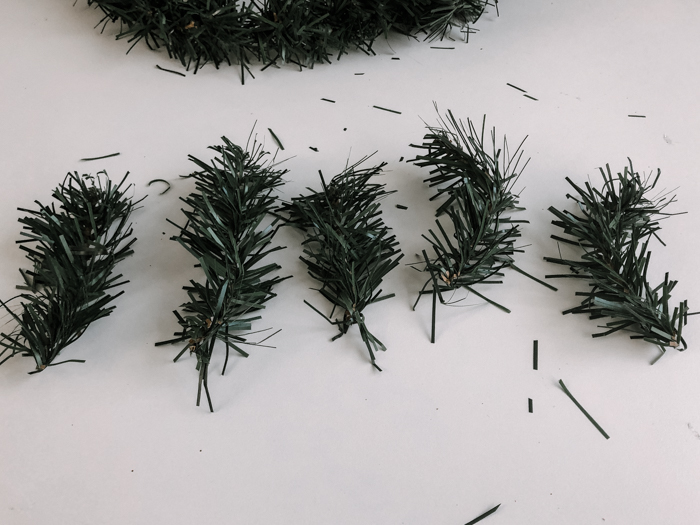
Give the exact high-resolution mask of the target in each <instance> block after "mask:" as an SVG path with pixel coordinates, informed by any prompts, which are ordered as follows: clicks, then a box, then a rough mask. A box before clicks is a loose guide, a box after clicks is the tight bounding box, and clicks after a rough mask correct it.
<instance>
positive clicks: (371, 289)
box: [280, 157, 403, 371]
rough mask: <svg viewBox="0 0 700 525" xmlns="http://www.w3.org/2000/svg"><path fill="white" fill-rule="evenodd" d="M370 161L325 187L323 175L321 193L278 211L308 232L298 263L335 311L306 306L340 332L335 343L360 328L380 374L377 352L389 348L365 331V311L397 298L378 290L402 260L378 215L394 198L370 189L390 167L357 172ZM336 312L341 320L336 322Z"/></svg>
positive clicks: (378, 186)
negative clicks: (387, 200) (386, 199)
mask: <svg viewBox="0 0 700 525" xmlns="http://www.w3.org/2000/svg"><path fill="white" fill-rule="evenodd" d="M366 159H367V157H365V158H364V159H362V160H360V161H359V162H357V163H356V164H353V165H352V166H349V167H347V168H345V170H343V171H342V172H341V173H340V174H338V175H336V176H335V177H333V178H332V179H331V181H330V182H329V183H327V184H326V181H325V179H324V178H323V174H321V172H320V171H319V174H320V176H321V186H322V189H323V191H321V192H316V191H314V190H311V189H310V188H309V191H311V194H309V195H306V196H300V197H296V198H294V199H292V201H291V202H290V203H286V204H285V205H284V206H283V207H282V208H281V209H280V211H282V212H286V213H287V214H288V216H289V219H288V223H289V224H291V225H293V226H296V227H298V228H300V229H301V230H303V231H304V232H305V234H306V240H305V241H304V256H302V257H300V258H301V260H302V261H304V263H305V264H306V266H307V268H308V270H309V275H311V277H313V278H314V279H316V280H317V281H319V282H320V283H321V288H319V289H318V291H319V292H320V293H321V295H323V297H325V298H326V299H327V300H328V301H329V302H330V303H331V304H332V305H333V309H332V311H331V314H330V316H326V315H324V314H323V313H321V312H320V311H319V310H318V309H317V308H315V307H314V306H312V305H311V304H310V303H308V302H307V301H304V302H305V303H306V304H307V305H308V306H310V307H311V308H313V310H314V311H316V312H317V313H318V314H319V315H321V316H322V317H323V318H325V319H326V320H327V321H328V322H329V323H331V324H332V325H335V326H336V327H337V328H338V330H339V332H340V333H339V334H338V335H336V336H335V337H333V339H332V340H333V341H335V340H336V339H338V338H339V337H341V336H342V335H343V334H346V333H347V331H348V329H349V328H350V327H351V326H352V325H355V324H356V325H357V326H358V327H359V329H360V336H361V337H362V341H363V342H364V343H365V346H366V347H367V351H368V352H369V356H370V360H371V362H372V365H373V366H374V367H375V368H376V369H377V370H379V371H381V368H379V366H377V364H376V362H375V361H376V352H377V351H378V350H386V347H385V346H384V345H383V344H382V342H381V341H380V340H379V339H377V338H376V337H375V336H374V335H373V334H372V333H371V332H370V331H369V329H368V328H367V325H366V321H365V314H364V310H365V308H366V307H367V306H369V305H370V304H373V303H377V302H379V301H383V300H384V299H389V298H390V297H393V296H394V294H393V293H391V294H385V295H382V290H381V289H379V286H380V285H381V283H382V280H383V279H384V277H385V276H386V275H387V274H388V273H389V272H390V271H391V270H393V269H394V268H396V266H397V265H398V264H399V260H400V259H401V258H402V257H403V255H402V254H401V253H400V250H399V249H398V248H397V246H398V242H397V241H396V236H394V235H390V234H389V228H388V227H387V226H386V224H384V221H383V220H382V218H381V213H382V212H381V210H380V209H379V207H380V206H379V200H380V199H382V198H384V197H386V196H387V195H389V194H391V193H394V192H388V191H386V190H385V189H384V188H385V185H384V184H376V183H370V179H371V178H372V177H374V176H376V175H379V174H380V173H381V172H382V169H383V168H384V166H385V165H386V163H382V164H380V165H378V166H374V167H372V168H366V169H358V166H359V165H360V164H362V163H363V162H364V161H365V160H366ZM336 309H337V310H338V312H339V315H340V318H338V319H334V315H335V312H336Z"/></svg>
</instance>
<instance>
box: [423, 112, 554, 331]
mask: <svg viewBox="0 0 700 525" xmlns="http://www.w3.org/2000/svg"><path fill="white" fill-rule="evenodd" d="M485 127H486V118H485V117H484V120H483V122H482V126H481V131H480V132H478V131H477V129H476V128H475V126H474V124H473V122H472V121H471V120H467V124H466V126H465V124H464V123H463V122H462V121H461V120H457V119H456V118H455V117H454V115H453V114H452V112H451V111H449V110H448V112H447V115H446V116H445V118H444V119H443V118H440V119H439V125H438V126H428V133H427V134H426V135H425V137H424V138H423V143H422V144H420V145H412V147H414V148H418V149H420V150H422V151H423V152H424V153H421V154H419V155H417V156H416V158H415V159H413V160H412V162H414V163H415V164H416V165H418V166H421V167H426V168H429V169H430V175H431V176H430V177H428V178H427V179H426V180H425V182H427V183H428V184H429V185H430V187H436V188H437V192H436V194H435V195H434V196H433V197H432V198H431V200H434V199H438V198H444V202H443V203H442V204H441V205H440V207H439V208H438V210H437V214H436V215H437V216H440V215H443V214H445V215H447V217H448V218H449V225H448V229H450V230H451V231H450V232H449V233H448V230H447V229H446V228H445V226H444V225H443V224H442V222H441V221H440V220H439V219H436V220H435V223H436V225H437V227H438V230H439V231H438V233H437V234H436V233H435V231H433V230H428V233H429V235H428V236H426V235H423V238H424V239H425V240H426V241H428V242H429V243H430V248H431V250H432V254H431V255H428V253H427V252H426V251H425V250H423V261H422V262H420V263H416V264H420V265H424V267H423V269H422V271H424V272H428V274H429V277H428V279H427V280H426V282H425V284H424V285H423V288H422V289H421V290H420V292H419V293H418V299H416V303H415V304H414V306H413V307H414V309H415V307H416V305H417V304H418V301H420V298H421V297H422V296H423V295H426V294H431V295H432V298H433V304H432V323H431V335H430V341H431V342H432V343H434V342H435V318H436V304H437V301H438V300H439V301H440V303H441V304H447V305H450V304H454V302H451V301H448V300H445V298H444V294H446V293H449V292H454V291H456V290H458V289H460V288H465V289H466V290H467V291H469V292H471V293H473V294H474V295H476V296H478V297H480V298H481V299H483V300H485V301H486V302H488V303H490V304H492V305H494V306H496V307H498V308H500V309H501V310H503V311H505V312H510V310H509V309H507V308H506V307H505V306H502V305H500V304H498V303H496V302H495V301H492V300H491V299H489V298H487V297H486V296H484V295H483V294H481V293H480V292H478V291H476V290H475V289H474V286H475V285H477V284H500V283H502V281H501V280H500V278H501V277H502V276H503V273H502V270H503V269H506V268H512V269H513V270H516V271H517V272H519V273H522V274H523V275H525V276H527V277H529V278H531V279H533V280H535V281H537V282H539V283H540V284H543V285H545V286H547V287H549V288H551V289H553V290H556V288H554V287H552V286H549V285H548V284H546V283H544V282H543V281H540V280H539V279H536V278H534V277H533V276H531V275H530V274H528V273H526V272H524V271H523V270H521V269H520V268H518V267H517V266H516V265H515V264H514V258H513V257H514V254H515V253H516V252H520V251H522V250H520V249H518V248H516V246H515V241H516V239H518V238H519V237H520V235H521V233H520V224H521V223H527V222H528V221H525V220H514V219H512V218H511V217H510V213H511V212H514V211H519V210H523V209H524V208H522V207H519V206H518V195H517V194H515V193H513V185H514V184H515V182H516V181H517V180H518V178H519V177H520V174H521V173H522V171H523V170H524V169H525V166H526V165H527V161H526V162H525V163H523V164H522V166H521V162H522V157H523V151H522V144H523V142H524V140H523V142H521V143H520V145H519V146H518V147H517V148H516V150H515V151H514V152H513V153H511V152H510V150H509V148H508V142H507V140H506V139H505V137H504V139H503V147H502V148H499V147H498V145H497V143H496V132H495V130H492V132H491V152H490V153H489V152H487V151H486V145H485V143H484V133H485Z"/></svg>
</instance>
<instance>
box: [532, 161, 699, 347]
mask: <svg viewBox="0 0 700 525" xmlns="http://www.w3.org/2000/svg"><path fill="white" fill-rule="evenodd" d="M600 173H601V175H602V176H603V181H604V183H603V188H602V189H600V190H599V189H596V188H593V187H592V186H591V184H590V183H588V182H587V183H586V184H585V188H582V187H580V186H578V185H576V184H575V183H574V182H572V181H571V180H570V179H569V178H568V177H567V179H566V180H567V181H568V182H569V184H571V186H572V187H573V188H574V190H576V194H574V195H570V194H568V195H567V198H569V199H571V200H573V201H574V202H575V203H576V208H577V210H576V211H577V213H573V212H570V211H559V210H557V209H556V208H554V207H551V208H549V211H550V212H552V213H553V214H554V215H555V216H556V218H557V220H554V221H552V224H554V225H556V226H558V227H560V228H562V229H563V230H564V233H565V234H567V235H568V236H569V237H560V236H558V235H552V238H553V239H555V240H557V241H559V242H563V243H566V244H570V245H573V246H576V247H578V248H581V249H582V250H583V252H584V253H583V255H581V259H580V260H572V259H564V258H563V257H562V256H561V254H560V255H559V257H545V260H546V261H548V262H551V263H555V264H561V265H564V266H568V267H569V269H570V270H571V274H563V275H547V276H546V277H561V278H574V279H583V280H585V281H588V290H586V291H582V292H576V295H578V296H582V297H584V299H583V301H582V302H581V304H580V305H578V306H575V307H573V308H570V309H568V310H566V311H564V313H565V314H568V313H575V314H588V316H589V318H590V319H601V318H606V317H609V318H612V319H613V320H612V321H609V322H608V323H606V324H605V328H606V330H605V331H604V332H599V333H595V334H593V337H602V336H604V335H608V334H612V333H614V332H617V331H619V330H626V331H629V332H632V333H633V335H632V336H631V338H632V339H644V340H645V341H648V342H650V343H653V344H655V345H658V346H659V348H660V349H661V352H662V354H661V355H663V353H664V352H665V351H666V349H667V348H668V347H671V348H676V349H678V350H685V348H686V343H685V340H684V339H683V337H682V332H683V326H684V325H685V324H686V323H687V321H688V315H689V313H688V301H681V302H680V303H679V304H678V306H677V307H674V308H673V310H671V307H670V300H671V291H672V290H673V288H674V287H675V286H676V284H677V281H670V280H669V278H668V273H667V274H666V276H665V278H664V280H663V282H662V283H660V284H659V285H658V286H656V287H654V288H652V287H651V285H650V284H649V282H648V280H647V270H648V268H649V261H650V259H651V251H650V250H648V244H649V241H650V240H651V237H652V236H653V237H656V238H657V239H658V235H657V233H656V232H658V231H659V230H660V226H659V222H658V221H659V220H660V218H663V217H666V216H668V215H670V214H668V213H664V209H665V208H666V207H667V206H668V205H669V204H671V203H672V202H674V201H675V196H674V197H670V198H669V197H668V195H661V196H658V197H655V198H650V197H649V196H648V195H649V192H650V191H651V190H652V189H654V187H655V186H656V183H657V182H658V180H659V176H660V175H661V170H658V171H657V174H656V177H655V178H654V180H653V182H652V181H651V178H650V177H644V178H642V177H641V176H640V175H639V173H637V172H636V171H634V168H633V166H632V161H630V163H629V166H625V169H624V170H623V172H622V173H618V174H617V176H613V174H612V172H611V171H610V166H606V169H605V170H603V169H602V168H601V169H600ZM659 240H660V239H659ZM662 244H663V242H662Z"/></svg>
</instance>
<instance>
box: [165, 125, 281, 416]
mask: <svg viewBox="0 0 700 525" xmlns="http://www.w3.org/2000/svg"><path fill="white" fill-rule="evenodd" d="M222 141H223V145H221V146H211V147H210V149H212V150H214V151H215V152H217V153H218V154H219V155H220V156H219V157H215V158H214V160H213V161H212V162H211V164H207V163H205V162H203V161H201V160H199V159H196V158H194V157H192V156H190V157H189V158H190V160H192V162H194V163H195V164H197V166H198V167H199V168H200V171H196V172H194V173H193V174H192V175H190V176H191V177H193V178H194V179H195V181H196V182H195V186H196V189H197V191H196V192H194V193H192V194H190V195H189V196H188V197H186V198H183V199H182V200H183V201H184V202H185V204H187V205H188V206H189V209H188V210H183V212H184V214H185V217H186V218H187V222H186V223H185V225H184V226H182V227H180V226H177V224H175V223H173V222H172V221H168V222H170V223H171V224H173V225H175V226H177V227H178V228H180V233H179V235H177V236H175V237H173V240H175V241H177V242H179V243H180V244H181V245H182V246H183V247H184V248H185V249H186V250H187V251H188V252H190V253H191V254H192V255H193V256H194V257H195V258H196V259H197V261H198V266H201V268H202V270H203V271H204V276H205V278H206V279H205V282H204V284H202V283H199V282H196V281H194V280H192V281H190V284H189V286H185V287H184V290H186V291H187V295H188V296H189V301H188V302H186V303H185V304H183V305H182V306H181V308H182V311H183V312H184V315H181V314H180V313H179V312H178V311H177V310H176V311H175V312H174V313H175V317H176V318H177V321H178V323H179V324H180V327H181V330H180V331H179V332H176V333H175V334H174V335H175V336H176V338H175V339H170V340H168V341H162V342H160V343H156V345H163V344H171V343H179V342H183V341H184V342H185V346H184V348H183V349H182V351H181V352H180V353H179V354H178V355H177V356H176V357H175V359H174V360H175V361H177V360H178V359H179V358H180V357H181V356H182V355H183V354H184V353H185V352H186V351H187V350H189V351H190V353H193V354H195V355H196V357H197V370H198V371H199V386H198V392H197V406H199V402H200V398H201V394H202V386H203V387H204V391H205V393H206V395H207V401H208V403H209V409H210V410H211V411H212V412H213V411H214V408H213V406H212V402H211V396H210V395H209V387H208V384H207V383H208V381H207V380H208V373H209V364H210V362H211V357H212V354H213V351H214V346H215V344H216V341H217V340H220V341H222V342H224V343H225V344H226V360H225V361H224V366H223V370H222V372H221V373H222V375H223V374H224V372H225V371H226V365H227V363H228V358H229V349H230V348H233V349H234V350H235V351H236V352H238V353H239V354H240V355H242V356H243V357H248V353H247V352H245V351H244V350H243V349H242V348H241V345H246V344H247V345H260V343H262V341H260V342H258V343H251V342H249V341H248V340H247V339H246V337H245V335H246V334H243V335H241V332H244V331H250V330H251V328H252V322H253V321H256V320H258V319H260V316H259V315H256V313H257V312H258V311H259V310H261V309H263V308H265V303H266V302H267V301H269V300H270V299H272V298H273V297H275V294H274V293H273V292H272V288H273V287H274V286H275V285H276V284H278V283H280V282H281V281H283V280H284V279H286V277H285V278H282V277H277V276H274V277H270V274H271V273H273V272H275V271H277V270H279V269H280V266H279V265H278V264H276V263H267V264H261V262H262V261H263V260H264V259H265V258H266V257H267V256H268V255H269V254H271V253H273V252H276V251H278V250H281V249H283V248H282V247H280V246H276V247H270V245H271V243H272V240H273V237H274V236H275V233H276V232H277V230H278V226H277V222H278V221H277V220H275V221H273V222H272V224H270V225H268V226H266V227H262V226H261V223H262V221H263V220H264V219H265V217H266V216H267V214H268V213H269V212H270V211H272V209H273V208H274V205H275V201H276V196H275V195H273V190H274V189H275V188H277V187H279V186H281V185H282V184H283V183H284V182H283V180H282V176H283V175H284V174H285V173H286V170H277V169H275V165H274V164H273V163H270V162H268V161H267V159H265V157H266V156H267V155H268V153H267V152H265V151H263V149H262V146H261V145H260V144H258V143H256V142H255V141H254V142H253V144H252V145H250V144H249V145H247V146H246V149H243V148H241V147H240V146H237V145H235V144H233V143H232V142H231V141H230V140H228V139H227V138H226V137H223V138H222ZM273 335H274V334H273Z"/></svg>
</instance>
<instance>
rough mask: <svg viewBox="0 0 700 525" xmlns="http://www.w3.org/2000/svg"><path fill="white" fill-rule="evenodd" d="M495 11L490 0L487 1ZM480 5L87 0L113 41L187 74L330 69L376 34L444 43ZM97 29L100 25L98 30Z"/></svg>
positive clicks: (463, 1) (446, 1) (440, 0)
mask: <svg viewBox="0 0 700 525" xmlns="http://www.w3.org/2000/svg"><path fill="white" fill-rule="evenodd" d="M495 3H496V4H497V0H496V2H495ZM488 4H489V1H488V0H384V1H374V0H249V1H247V2H246V1H239V0H88V5H95V6H97V7H98V8H99V9H101V10H102V11H103V12H104V13H105V17H104V18H103V22H104V23H105V25H106V23H107V22H109V21H113V22H117V21H119V23H120V31H119V34H118V35H117V38H118V39H120V38H127V39H128V40H129V42H133V43H134V45H135V44H136V43H138V42H139V41H140V40H144V41H145V42H146V44H147V45H148V47H149V48H151V49H155V48H160V47H165V49H166V50H167V51H168V55H169V56H170V57H174V58H177V59H178V60H179V61H180V62H181V63H182V65H183V66H184V67H186V68H187V69H189V68H190V67H194V69H195V72H196V71H197V69H199V68H200V67H202V66H204V65H205V64H207V63H208V62H213V63H214V65H215V66H216V67H217V68H218V67H219V65H220V64H223V63H226V64H229V65H231V64H232V63H238V64H240V66H241V76H242V77H243V76H244V70H247V71H248V72H250V68H249V65H250V63H251V60H256V61H258V62H262V63H263V64H265V67H267V66H270V65H274V64H276V63H277V62H284V63H286V62H288V63H292V64H296V65H298V66H299V67H300V68H301V67H311V66H313V65H314V64H315V63H319V62H330V58H331V56H333V55H337V57H338V58H340V56H341V55H343V54H344V53H347V52H348V51H351V50H354V49H359V50H360V51H363V52H365V53H367V54H372V53H374V51H373V49H372V46H373V44H374V41H375V40H376V39H377V38H378V37H379V36H380V35H386V34H387V33H389V32H390V31H397V32H399V33H403V34H406V35H416V34H418V33H424V34H425V35H426V38H428V39H435V38H443V37H445V36H446V35H447V34H448V33H449V32H450V30H451V29H452V27H453V26H457V27H460V28H464V27H467V26H468V25H469V24H472V23H474V22H476V21H477V20H478V19H479V17H480V16H481V14H482V13H483V12H484V9H485V8H486V6H487V5H488ZM103 27H104V26H103Z"/></svg>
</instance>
